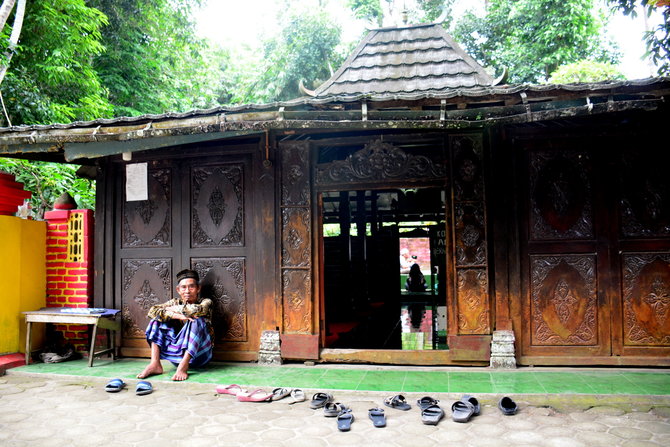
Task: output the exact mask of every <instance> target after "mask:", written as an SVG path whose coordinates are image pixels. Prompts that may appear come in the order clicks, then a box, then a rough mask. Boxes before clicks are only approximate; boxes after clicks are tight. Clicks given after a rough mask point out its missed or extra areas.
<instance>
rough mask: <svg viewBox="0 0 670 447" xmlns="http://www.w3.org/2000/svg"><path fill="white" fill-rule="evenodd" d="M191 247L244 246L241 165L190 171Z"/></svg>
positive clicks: (201, 168)
mask: <svg viewBox="0 0 670 447" xmlns="http://www.w3.org/2000/svg"><path fill="white" fill-rule="evenodd" d="M191 183H192V188H191V207H192V211H191V213H192V214H191V244H192V246H193V247H210V246H242V245H244V194H243V192H244V170H243V165H241V164H230V165H220V166H203V167H194V168H192V170H191Z"/></svg>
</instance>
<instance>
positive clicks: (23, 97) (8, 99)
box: [1, 0, 111, 124]
mask: <svg viewBox="0 0 670 447" xmlns="http://www.w3.org/2000/svg"><path fill="white" fill-rule="evenodd" d="M106 23H107V20H106V18H105V15H104V14H102V13H101V12H100V11H98V10H96V9H93V8H90V7H88V6H86V4H85V2H84V0H59V1H57V2H53V1H51V0H34V1H29V2H28V3H27V5H26V15H25V19H24V23H23V30H22V33H21V40H20V43H19V46H18V49H17V54H15V55H14V57H13V59H12V62H11V66H10V68H9V71H8V73H7V77H6V78H5V80H4V82H3V84H2V86H1V88H2V94H3V97H4V100H5V105H6V106H7V110H8V113H9V115H10V119H11V121H12V124H34V123H49V122H70V121H74V120H88V119H94V118H98V117H101V116H110V114H111V106H110V104H109V102H108V100H107V92H106V90H105V88H104V87H103V86H102V84H101V82H100V78H99V76H98V74H97V73H96V71H95V70H94V68H93V66H92V64H91V61H92V59H93V58H94V57H95V56H97V55H99V54H101V53H102V52H103V51H104V46H103V45H102V43H101V34H100V28H101V27H102V26H103V25H105V24H106ZM7 28H9V27H7ZM9 32H10V31H9V30H8V29H5V30H3V37H4V36H6V35H8V34H9ZM3 43H4V45H5V46H6V39H3ZM3 121H4V119H3ZM5 124H7V123H5Z"/></svg>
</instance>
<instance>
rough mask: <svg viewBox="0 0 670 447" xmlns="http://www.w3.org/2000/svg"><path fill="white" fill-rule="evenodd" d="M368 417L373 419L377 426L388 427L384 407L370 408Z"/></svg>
mask: <svg viewBox="0 0 670 447" xmlns="http://www.w3.org/2000/svg"><path fill="white" fill-rule="evenodd" d="M368 417H369V418H370V420H372V424H373V425H374V426H375V427H379V428H381V427H386V416H384V410H383V409H382V408H370V409H369V410H368Z"/></svg>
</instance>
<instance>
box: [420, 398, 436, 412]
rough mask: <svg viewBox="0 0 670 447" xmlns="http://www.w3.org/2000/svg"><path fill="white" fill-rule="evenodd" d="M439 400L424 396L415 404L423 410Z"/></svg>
mask: <svg viewBox="0 0 670 447" xmlns="http://www.w3.org/2000/svg"><path fill="white" fill-rule="evenodd" d="M438 402H439V400H437V399H433V398H432V397H430V396H424V397H422V398H421V399H419V400H417V401H416V404H417V405H418V406H419V408H421V409H422V410H425V409H426V408H428V407H431V406H433V405H437V403H438Z"/></svg>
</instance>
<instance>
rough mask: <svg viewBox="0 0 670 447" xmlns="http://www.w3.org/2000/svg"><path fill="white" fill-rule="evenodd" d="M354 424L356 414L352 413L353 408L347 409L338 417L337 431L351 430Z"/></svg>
mask: <svg viewBox="0 0 670 447" xmlns="http://www.w3.org/2000/svg"><path fill="white" fill-rule="evenodd" d="M352 422H354V413H352V412H351V408H347V409H346V410H344V411H342V412H341V413H340V414H338V415H337V429H338V430H339V431H349V430H351V423H352Z"/></svg>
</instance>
